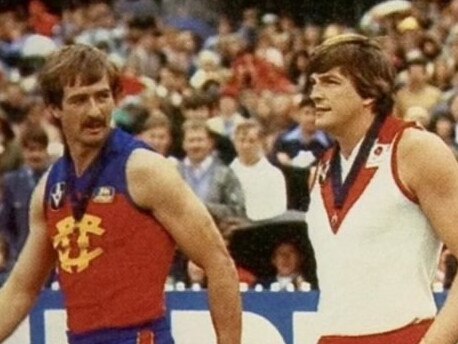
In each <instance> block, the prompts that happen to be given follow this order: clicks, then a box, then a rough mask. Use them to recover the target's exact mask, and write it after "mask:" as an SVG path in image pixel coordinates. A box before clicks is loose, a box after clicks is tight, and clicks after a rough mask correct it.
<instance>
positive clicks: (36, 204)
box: [0, 178, 55, 342]
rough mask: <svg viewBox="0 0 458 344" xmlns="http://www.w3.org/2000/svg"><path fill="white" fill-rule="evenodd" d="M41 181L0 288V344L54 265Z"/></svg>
mask: <svg viewBox="0 0 458 344" xmlns="http://www.w3.org/2000/svg"><path fill="white" fill-rule="evenodd" d="M45 179H46V178H43V179H42V180H41V181H40V183H39V184H38V187H37V188H36V189H35V192H34V194H33V195H32V200H31V205H30V234H29V237H28V239H27V242H26V244H25V246H24V249H23V250H22V252H21V255H20V257H19V260H18V262H17V263H16V265H15V267H14V269H13V271H12V272H11V275H10V276H9V278H8V280H7V282H6V283H5V285H4V286H3V288H1V289H0V314H3V315H2V316H0V342H2V341H3V340H5V339H6V338H7V337H8V336H9V335H11V333H13V331H14V330H15V329H16V327H17V326H18V325H19V324H20V323H21V321H22V320H24V318H25V317H26V316H27V314H28V313H29V311H30V309H31V308H32V306H33V305H34V303H35V300H36V299H37V297H38V295H39V293H40V291H41V288H42V286H43V284H44V282H45V281H46V279H47V278H48V276H49V273H50V272H51V270H52V268H53V266H54V263H55V255H54V251H53V248H52V246H51V243H50V242H49V240H48V238H47V234H46V224H45V220H44V216H43V195H44V185H45V181H44V180H45ZM5 315H7V316H5Z"/></svg>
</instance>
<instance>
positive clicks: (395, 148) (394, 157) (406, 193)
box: [391, 123, 423, 204]
mask: <svg viewBox="0 0 458 344" xmlns="http://www.w3.org/2000/svg"><path fill="white" fill-rule="evenodd" d="M408 128H416V129H419V130H423V128H421V127H419V126H418V125H415V124H414V123H412V124H410V125H406V126H405V127H404V128H402V130H401V131H400V132H398V133H397V134H396V137H395V139H394V142H393V151H392V154H391V171H392V173H393V178H394V181H395V183H396V185H397V186H398V188H399V190H401V192H402V193H403V195H404V196H406V197H407V198H408V199H409V200H410V201H412V202H413V203H416V204H418V198H417V196H415V195H414V193H413V192H411V191H410V190H409V188H408V187H407V186H406V185H405V184H404V183H403V182H402V181H401V178H400V176H399V168H398V159H397V153H398V144H399V141H400V140H401V137H402V135H403V134H404V131H405V130H406V129H408Z"/></svg>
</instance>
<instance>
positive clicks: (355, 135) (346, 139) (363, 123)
mask: <svg viewBox="0 0 458 344" xmlns="http://www.w3.org/2000/svg"><path fill="white" fill-rule="evenodd" d="M374 119H375V115H374V114H368V115H364V116H361V117H360V118H359V119H358V120H357V121H353V122H352V123H348V125H347V126H345V129H344V130H343V132H342V134H341V135H336V136H335V139H336V140H337V142H338V143H339V146H340V153H341V154H342V155H343V156H344V158H345V159H348V157H350V155H351V153H352V152H353V149H354V148H355V147H356V146H357V145H358V143H359V142H360V141H361V139H363V138H364V136H365V135H366V133H367V131H368V130H369V128H370V127H371V125H372V123H373V122H374Z"/></svg>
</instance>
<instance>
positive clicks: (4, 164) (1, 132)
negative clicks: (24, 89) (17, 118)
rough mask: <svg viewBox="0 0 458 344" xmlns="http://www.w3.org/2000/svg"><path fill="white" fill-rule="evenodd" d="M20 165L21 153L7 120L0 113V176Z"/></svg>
mask: <svg viewBox="0 0 458 344" xmlns="http://www.w3.org/2000/svg"><path fill="white" fill-rule="evenodd" d="M21 165H22V153H21V148H20V147H19V145H18V143H17V141H16V139H15V134H14V132H13V129H12V128H11V125H10V124H9V122H8V121H7V120H6V119H5V118H4V117H2V116H1V115H0V176H2V175H3V174H4V173H5V172H8V171H12V170H15V169H17V168H19V167H20V166H21Z"/></svg>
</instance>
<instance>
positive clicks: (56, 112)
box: [46, 105, 62, 120]
mask: <svg viewBox="0 0 458 344" xmlns="http://www.w3.org/2000/svg"><path fill="white" fill-rule="evenodd" d="M46 111H47V112H48V113H49V114H50V115H51V116H52V118H54V119H56V120H60V119H61V117H62V111H61V110H60V109H59V108H57V107H56V106H55V105H48V106H47V107H46Z"/></svg>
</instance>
